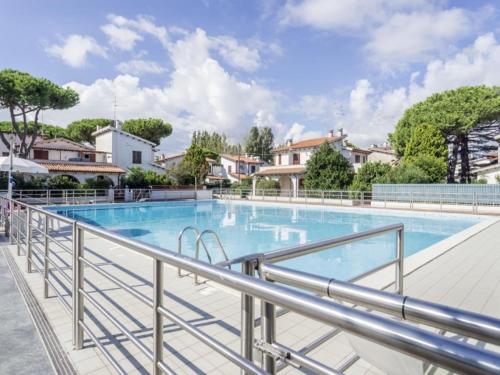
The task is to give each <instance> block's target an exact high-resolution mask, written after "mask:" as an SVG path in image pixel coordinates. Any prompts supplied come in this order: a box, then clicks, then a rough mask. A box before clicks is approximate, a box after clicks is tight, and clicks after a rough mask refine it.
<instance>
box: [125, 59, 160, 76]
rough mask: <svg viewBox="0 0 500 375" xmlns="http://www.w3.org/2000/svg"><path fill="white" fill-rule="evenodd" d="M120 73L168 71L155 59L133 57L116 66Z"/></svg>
mask: <svg viewBox="0 0 500 375" xmlns="http://www.w3.org/2000/svg"><path fill="white" fill-rule="evenodd" d="M116 69H118V71H119V72H120V73H128V74H132V75H137V76H140V75H142V74H161V73H164V72H166V70H167V69H166V68H164V67H163V66H161V65H160V64H158V63H157V62H155V61H149V60H141V59H133V60H130V61H124V62H121V63H119V64H118V65H117V66H116Z"/></svg>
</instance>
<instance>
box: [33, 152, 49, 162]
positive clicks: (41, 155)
mask: <svg viewBox="0 0 500 375" xmlns="http://www.w3.org/2000/svg"><path fill="white" fill-rule="evenodd" d="M33 156H34V158H35V159H38V160H49V151H48V150H33Z"/></svg>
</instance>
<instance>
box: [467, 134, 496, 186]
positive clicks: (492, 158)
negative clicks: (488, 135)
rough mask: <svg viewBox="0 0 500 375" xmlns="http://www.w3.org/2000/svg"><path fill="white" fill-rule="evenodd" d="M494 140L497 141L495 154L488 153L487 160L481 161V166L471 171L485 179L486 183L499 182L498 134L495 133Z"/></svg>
mask: <svg viewBox="0 0 500 375" xmlns="http://www.w3.org/2000/svg"><path fill="white" fill-rule="evenodd" d="M495 140H496V141H497V142H498V150H497V152H496V153H495V154H496V155H495V154H492V155H488V156H487V157H486V159H487V161H483V163H482V166H480V167H479V168H477V169H475V170H473V171H472V174H473V175H475V176H477V178H478V179H480V178H483V179H485V180H486V181H487V182H488V184H499V183H500V162H499V160H500V135H497V136H496V137H495ZM485 164H486V165H485Z"/></svg>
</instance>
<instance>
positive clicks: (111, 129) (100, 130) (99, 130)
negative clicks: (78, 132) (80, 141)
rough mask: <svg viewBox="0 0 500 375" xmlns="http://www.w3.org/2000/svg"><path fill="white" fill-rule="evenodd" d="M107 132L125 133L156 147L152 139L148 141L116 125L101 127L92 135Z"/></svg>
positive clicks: (95, 135)
mask: <svg viewBox="0 0 500 375" xmlns="http://www.w3.org/2000/svg"><path fill="white" fill-rule="evenodd" d="M107 132H115V133H118V134H122V135H125V136H127V137H130V138H133V139H135V140H136V141H140V142H143V143H147V144H148V145H151V146H153V147H156V143H153V142H151V141H148V140H147V139H144V138H141V137H138V136H136V135H133V134H130V133H127V132H124V131H123V130H120V129H117V128H115V127H114V126H106V127H104V128H101V129H98V130H96V131H95V132H93V133H92V135H93V136H94V137H97V136H98V135H102V134H105V133H107Z"/></svg>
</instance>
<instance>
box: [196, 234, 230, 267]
mask: <svg viewBox="0 0 500 375" xmlns="http://www.w3.org/2000/svg"><path fill="white" fill-rule="evenodd" d="M205 234H211V235H212V236H214V237H215V239H216V240H217V244H218V245H219V250H220V251H221V252H222V255H223V256H224V258H225V260H226V261H228V260H229V258H228V256H227V254H226V250H225V249H224V246H222V242H221V241H220V238H219V236H218V235H217V233H215V232H214V231H213V230H211V229H205V230H204V231H203V232H201V233H200V234H198V237H196V243H197V244H198V242H201V243H202V244H203V245H204V242H203V240H202V237H203V236H204V235H205ZM205 250H206V246H205ZM207 256H209V255H208V253H207ZM209 258H210V256H209ZM210 263H211V262H210Z"/></svg>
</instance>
